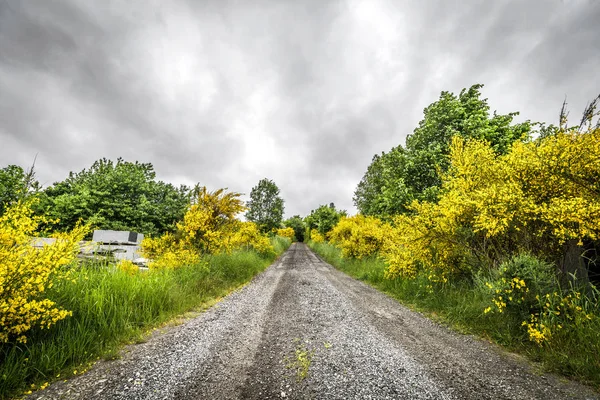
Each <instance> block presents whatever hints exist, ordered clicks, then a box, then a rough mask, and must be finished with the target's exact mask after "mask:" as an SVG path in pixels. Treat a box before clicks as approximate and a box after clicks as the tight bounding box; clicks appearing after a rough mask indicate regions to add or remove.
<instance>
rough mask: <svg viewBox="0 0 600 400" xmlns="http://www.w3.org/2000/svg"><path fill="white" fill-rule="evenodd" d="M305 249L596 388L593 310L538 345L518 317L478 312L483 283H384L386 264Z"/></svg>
mask: <svg viewBox="0 0 600 400" xmlns="http://www.w3.org/2000/svg"><path fill="white" fill-rule="evenodd" d="M309 246H310V247H311V248H312V249H313V250H314V251H315V252H316V253H317V254H319V255H320V256H321V257H322V258H323V259H324V260H325V261H327V262H328V263H330V264H331V265H333V266H335V267H336V268H338V269H339V270H341V271H343V272H345V273H347V274H348V275H350V276H352V277H354V278H356V279H359V280H362V281H365V282H366V283H369V284H370V285H372V286H374V287H375V288H377V289H379V290H381V291H383V292H385V293H387V294H389V295H390V296H392V297H394V298H396V299H397V300H399V301H400V302H401V303H403V304H405V305H407V306H409V307H410V308H412V309H414V310H418V311H421V312H424V313H425V314H426V315H428V316H429V317H430V318H432V319H434V320H437V321H439V322H443V323H445V324H447V325H449V326H451V327H452V328H454V329H455V330H458V331H459V332H463V333H472V334H476V335H479V336H481V337H483V338H486V339H488V340H491V341H493V342H495V343H498V344H500V345H502V346H505V347H507V348H508V349H510V350H511V351H515V352H519V353H521V354H525V355H527V356H528V357H529V358H530V359H532V360H534V361H537V362H541V366H542V367H543V368H544V370H546V371H551V372H556V373H559V374H562V375H565V376H568V377H571V378H574V379H577V380H580V381H583V382H585V383H588V384H590V385H592V386H594V387H596V388H597V389H599V388H600V313H599V312H598V308H597V307H596V311H595V313H596V317H595V318H594V320H592V321H590V322H588V323H586V324H583V325H578V326H576V325H575V324H574V325H571V326H565V327H564V328H563V329H562V330H560V331H558V332H557V333H555V334H553V336H552V340H551V341H550V342H549V343H547V344H545V345H544V346H543V347H540V346H538V345H536V344H534V343H532V342H530V341H529V340H528V337H527V335H526V333H525V332H524V329H523V328H522V326H521V323H522V322H523V317H522V315H514V314H512V313H510V312H504V313H502V314H500V313H488V314H485V313H484V312H483V310H484V309H485V308H486V307H488V306H489V305H490V304H491V301H490V295H489V292H487V291H485V290H483V289H482V285H478V284H477V283H473V282H449V283H446V284H443V285H442V284H438V285H436V286H435V288H434V289H435V290H432V289H428V288H427V286H428V285H430V284H431V282H430V281H429V280H428V279H427V276H425V275H417V277H416V278H415V279H402V278H397V279H386V278H384V271H385V265H384V263H383V262H382V261H381V260H379V259H377V258H367V259H362V260H355V259H344V258H343V257H342V256H341V252H340V250H339V249H337V248H336V247H334V246H332V245H330V244H328V243H313V242H309Z"/></svg>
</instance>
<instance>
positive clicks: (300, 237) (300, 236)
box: [283, 215, 306, 242]
mask: <svg viewBox="0 0 600 400" xmlns="http://www.w3.org/2000/svg"><path fill="white" fill-rule="evenodd" d="M283 225H285V227H286V228H292V229H293V230H294V236H295V237H296V240H297V241H298V242H304V232H305V231H306V225H304V220H303V219H302V217H301V216H299V215H294V216H293V217H292V218H288V219H286V220H285V221H283Z"/></svg>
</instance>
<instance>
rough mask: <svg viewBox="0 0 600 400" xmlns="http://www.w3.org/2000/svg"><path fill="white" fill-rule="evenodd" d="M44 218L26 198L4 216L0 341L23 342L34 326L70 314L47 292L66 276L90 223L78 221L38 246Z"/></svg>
mask: <svg viewBox="0 0 600 400" xmlns="http://www.w3.org/2000/svg"><path fill="white" fill-rule="evenodd" d="M43 221H44V219H43V218H42V217H36V216H34V215H33V211H32V210H31V203H28V202H20V203H17V204H14V205H13V206H11V207H10V208H8V209H7V211H6V213H5V214H4V215H2V216H1V217H0V343H5V342H8V341H10V340H12V339H16V340H17V341H20V342H25V341H26V340H27V337H26V333H27V332H28V331H29V330H30V329H31V328H33V327H34V326H39V327H42V328H50V327H51V326H52V325H54V324H55V323H56V322H58V321H60V320H62V319H64V318H66V317H67V316H69V315H71V312H70V311H67V310H63V309H60V308H59V307H57V306H56V304H55V303H54V302H53V301H51V300H50V299H47V298H45V297H44V292H45V291H46V289H49V288H51V287H52V286H53V285H54V284H55V283H56V282H57V281H58V280H60V279H64V278H66V277H67V275H68V271H67V270H66V269H65V268H64V267H65V266H67V265H68V264H71V263H72V262H73V261H74V260H75V259H76V257H77V253H78V252H79V241H81V240H83V237H84V236H85V235H86V233H87V232H88V231H89V227H87V226H84V225H78V226H77V227H76V228H75V229H74V230H73V231H71V232H69V233H63V234H59V235H58V236H57V238H56V239H57V240H56V242H55V243H53V244H49V245H46V246H44V247H43V248H41V249H36V248H34V247H32V246H31V241H32V237H33V236H34V235H35V232H36V230H37V229H38V226H39V224H40V223H42V222H43Z"/></svg>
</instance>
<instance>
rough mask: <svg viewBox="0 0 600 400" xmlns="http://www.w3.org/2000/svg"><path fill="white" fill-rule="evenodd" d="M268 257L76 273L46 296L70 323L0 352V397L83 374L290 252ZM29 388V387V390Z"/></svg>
mask: <svg viewBox="0 0 600 400" xmlns="http://www.w3.org/2000/svg"><path fill="white" fill-rule="evenodd" d="M272 244H273V246H274V248H275V252H274V253H270V254H257V253H256V252H254V251H252V250H245V251H238V252H234V253H232V254H219V255H213V256H207V257H205V259H204V260H203V261H204V262H203V263H201V264H198V265H190V266H184V267H181V268H178V269H172V270H162V271H152V272H140V273H135V274H129V273H127V272H124V271H120V270H116V269H115V268H114V267H112V266H110V265H107V264H98V263H96V264H88V265H84V266H82V267H80V268H77V270H76V271H75V273H74V275H73V278H74V279H73V281H69V282H63V283H62V284H60V285H58V286H56V287H55V288H53V289H52V292H50V293H49V297H50V298H51V299H52V300H54V301H56V302H57V303H58V304H59V305H60V306H61V307H63V308H65V309H67V310H71V311H72V312H73V316H72V317H69V318H67V319H65V320H63V321H60V322H59V323H58V324H56V325H55V326H54V327H52V328H51V329H50V330H35V331H33V332H31V334H30V335H29V338H28V341H27V343H26V344H7V345H4V346H0V398H2V399H4V398H9V397H10V396H16V395H19V394H22V393H23V392H24V391H25V390H29V389H31V388H33V389H35V388H39V387H43V386H44V384H45V382H51V381H53V380H56V379H63V378H67V377H69V376H73V375H75V374H80V373H82V372H84V371H85V370H86V369H87V368H88V367H89V365H90V363H92V362H94V361H95V360H97V359H99V358H111V357H115V356H116V355H117V354H118V350H119V348H120V346H121V345H122V344H124V343H128V342H135V341H140V340H143V339H144V337H145V333H146V332H148V331H149V330H150V329H152V328H154V327H157V326H160V325H161V324H163V323H165V322H167V321H169V320H171V319H173V318H174V317H176V316H178V315H181V314H183V313H185V312H187V311H191V310H194V309H198V308H200V307H202V306H203V305H207V304H212V303H213V302H214V300H215V299H218V298H219V297H222V296H224V295H226V294H228V293H229V292H230V291H231V290H233V289H235V288H237V287H239V286H240V285H242V284H244V283H246V282H248V281H249V280H250V279H252V277H254V276H255V275H256V274H258V273H259V272H261V271H263V270H264V269H265V268H266V267H267V266H269V265H270V264H271V263H272V262H273V260H274V259H275V258H276V257H277V256H278V255H279V254H281V253H282V252H283V251H284V250H285V249H287V247H289V245H290V242H289V240H284V239H282V238H279V237H276V238H273V239H272ZM31 385H34V386H31Z"/></svg>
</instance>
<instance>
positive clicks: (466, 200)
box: [340, 129, 600, 278]
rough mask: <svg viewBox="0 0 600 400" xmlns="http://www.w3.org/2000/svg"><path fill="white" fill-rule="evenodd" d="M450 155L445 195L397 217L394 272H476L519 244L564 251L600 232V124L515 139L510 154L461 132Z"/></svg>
mask: <svg viewBox="0 0 600 400" xmlns="http://www.w3.org/2000/svg"><path fill="white" fill-rule="evenodd" d="M450 162H451V166H450V168H449V170H448V172H447V173H446V174H444V175H443V185H442V191H441V196H440V198H439V201H438V202H437V203H429V202H413V203H412V204H411V206H410V207H409V214H406V215H399V216H396V217H395V218H394V222H393V226H394V228H393V231H394V232H393V233H392V236H393V237H392V239H391V242H392V243H391V245H389V246H385V250H384V251H383V254H382V255H383V257H384V258H385V259H386V261H387V263H388V265H389V268H388V272H387V275H388V277H390V278H394V277H396V276H401V275H403V276H414V274H415V272H416V270H417V268H418V267H419V266H421V267H424V268H426V269H433V270H435V269H445V270H448V271H452V272H460V271H472V270H473V269H477V268H479V266H481V265H492V266H497V265H498V264H499V263H500V261H501V260H502V259H503V258H504V257H505V256H506V255H507V254H515V253H517V252H521V251H527V252H530V253H533V254H536V255H540V256H545V257H547V256H558V255H560V254H561V252H563V251H564V244H565V242H567V241H572V242H573V243H578V244H579V245H581V244H582V241H583V240H584V239H589V240H598V239H599V238H600V130H599V129H592V130H590V131H587V132H583V133H580V132H577V131H562V132H558V133H556V135H553V136H550V137H546V138H544V139H541V140H539V141H533V142H520V141H519V142H515V143H514V145H513V146H512V149H511V151H510V152H509V153H507V154H505V155H497V154H496V153H495V152H494V150H493V149H492V148H491V147H490V146H489V145H488V144H487V143H485V142H482V141H478V140H464V139H462V138H460V137H455V138H453V140H452V144H451V154H450ZM340 229H341V228H340ZM344 229H346V231H348V229H350V228H349V227H348V226H346V227H345V228H344Z"/></svg>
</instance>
